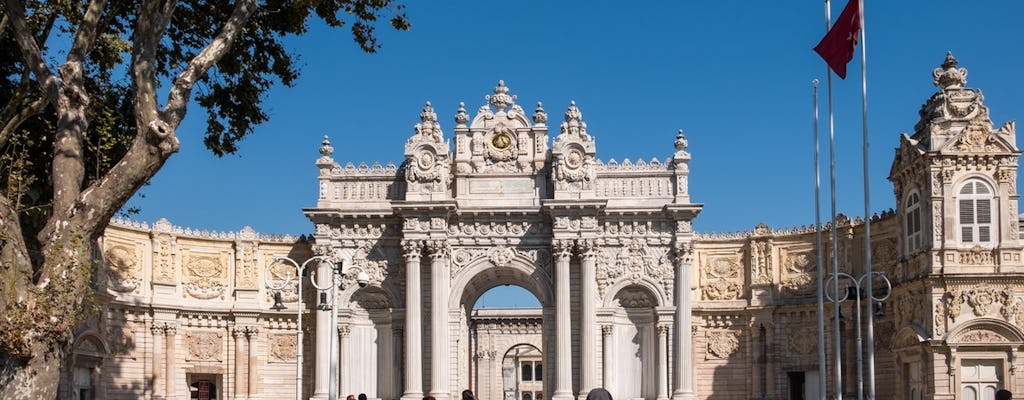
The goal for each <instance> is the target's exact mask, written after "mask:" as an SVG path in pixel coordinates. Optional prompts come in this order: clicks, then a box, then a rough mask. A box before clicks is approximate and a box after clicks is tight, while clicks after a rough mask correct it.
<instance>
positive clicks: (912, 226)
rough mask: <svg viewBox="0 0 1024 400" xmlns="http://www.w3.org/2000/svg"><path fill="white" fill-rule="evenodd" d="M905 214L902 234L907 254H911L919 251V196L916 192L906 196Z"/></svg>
mask: <svg viewBox="0 0 1024 400" xmlns="http://www.w3.org/2000/svg"><path fill="white" fill-rule="evenodd" d="M904 206H905V208H904V210H906V214H905V217H906V218H904V221H903V223H904V224H905V225H904V228H905V229H904V232H906V238H907V254H913V253H915V252H917V251H918V250H920V249H921V236H922V235H921V196H920V195H919V194H918V193H917V191H914V192H911V193H910V196H907V202H906V203H905V204H904Z"/></svg>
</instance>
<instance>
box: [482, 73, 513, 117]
mask: <svg viewBox="0 0 1024 400" xmlns="http://www.w3.org/2000/svg"><path fill="white" fill-rule="evenodd" d="M484 99H486V100H487V102H488V103H490V104H491V105H492V106H494V108H496V109H498V111H499V112H501V111H505V109H506V108H508V106H510V105H512V104H514V103H515V102H516V96H515V95H509V94H508V87H507V86H505V81H503V80H500V81H498V86H495V87H494V94H493V95H487V96H484Z"/></svg>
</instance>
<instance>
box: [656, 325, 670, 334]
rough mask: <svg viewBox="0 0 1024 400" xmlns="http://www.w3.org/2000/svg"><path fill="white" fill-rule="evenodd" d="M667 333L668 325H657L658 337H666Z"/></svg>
mask: <svg viewBox="0 0 1024 400" xmlns="http://www.w3.org/2000/svg"><path fill="white" fill-rule="evenodd" d="M668 331H669V326H668V324H659V325H658V336H667V335H668Z"/></svg>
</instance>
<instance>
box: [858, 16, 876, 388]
mask: <svg viewBox="0 0 1024 400" xmlns="http://www.w3.org/2000/svg"><path fill="white" fill-rule="evenodd" d="M857 6H858V7H860V10H859V13H860V110H861V129H862V131H861V136H862V137H861V151H862V156H863V158H864V275H865V276H866V277H867V278H865V279H866V280H867V285H866V286H867V287H866V288H865V290H866V291H867V301H866V302H865V308H866V310H865V313H866V314H867V316H868V324H867V327H866V330H867V358H868V360H867V364H868V365H867V369H868V371H867V379H868V382H867V383H868V399H869V400H874V399H875V329H874V320H875V313H874V309H873V308H874V307H873V306H874V304H873V303H874V299H873V297H872V296H873V294H874V292H873V291H872V286H871V281H872V280H873V279H872V278H873V276H872V272H873V271H872V265H871V185H870V183H869V182H870V179H868V172H869V171H868V78H867V65H868V59H867V45H868V43H867V34H866V33H865V27H866V26H867V24H866V23H865V21H864V1H863V0H857Z"/></svg>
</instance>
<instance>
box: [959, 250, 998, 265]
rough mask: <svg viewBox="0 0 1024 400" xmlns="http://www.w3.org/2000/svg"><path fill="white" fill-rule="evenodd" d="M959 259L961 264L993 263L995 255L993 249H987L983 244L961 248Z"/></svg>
mask: <svg viewBox="0 0 1024 400" xmlns="http://www.w3.org/2000/svg"><path fill="white" fill-rule="evenodd" d="M957 260H958V261H959V262H960V264H961V265H979V266H980V265H993V264H994V261H993V260H994V257H993V255H992V250H989V249H985V248H983V247H981V246H977V245H976V246H974V247H972V248H971V249H970V250H961V251H959V252H958V257H957Z"/></svg>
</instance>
